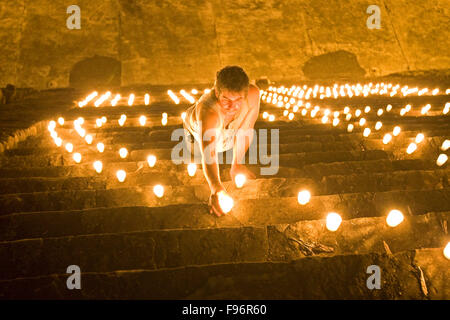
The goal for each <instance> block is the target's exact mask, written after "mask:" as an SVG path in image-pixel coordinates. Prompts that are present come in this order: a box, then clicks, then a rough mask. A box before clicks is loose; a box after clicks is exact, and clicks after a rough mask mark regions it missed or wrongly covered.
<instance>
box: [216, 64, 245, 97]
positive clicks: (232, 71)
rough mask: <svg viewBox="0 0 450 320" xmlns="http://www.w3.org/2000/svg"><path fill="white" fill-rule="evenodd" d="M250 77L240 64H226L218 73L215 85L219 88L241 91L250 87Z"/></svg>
mask: <svg viewBox="0 0 450 320" xmlns="http://www.w3.org/2000/svg"><path fill="white" fill-rule="evenodd" d="M249 82H250V81H249V79H248V76H247V74H246V73H245V71H244V69H242V68H241V67H239V66H226V67H224V68H222V69H221V70H219V71H218V72H217V74H216V82H215V85H216V86H217V89H219V91H220V90H222V89H227V90H229V91H233V92H240V91H242V90H244V89H248V86H249Z"/></svg>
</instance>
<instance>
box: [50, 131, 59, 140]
mask: <svg viewBox="0 0 450 320" xmlns="http://www.w3.org/2000/svg"><path fill="white" fill-rule="evenodd" d="M50 136H51V137H52V138H53V139H56V138H57V137H58V134H57V133H56V131H52V133H51V134H50Z"/></svg>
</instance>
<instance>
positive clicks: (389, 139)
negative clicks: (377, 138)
mask: <svg viewBox="0 0 450 320" xmlns="http://www.w3.org/2000/svg"><path fill="white" fill-rule="evenodd" d="M391 140H392V136H391V135H390V134H389V133H386V134H385V135H384V137H383V143H384V144H388V143H389V142H391Z"/></svg>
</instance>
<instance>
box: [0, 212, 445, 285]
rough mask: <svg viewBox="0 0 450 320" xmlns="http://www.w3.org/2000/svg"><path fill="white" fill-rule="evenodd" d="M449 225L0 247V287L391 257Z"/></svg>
mask: <svg viewBox="0 0 450 320" xmlns="http://www.w3.org/2000/svg"><path fill="white" fill-rule="evenodd" d="M449 220H450V214H443V215H435V214H429V215H427V216H411V217H407V221H405V222H404V223H402V224H401V225H400V226H398V227H396V228H395V229H393V228H391V227H389V226H387V225H386V222H385V220H384V218H381V217H380V218H364V219H352V220H348V221H344V222H343V223H342V226H341V227H340V229H339V231H338V232H336V233H334V232H331V231H328V230H327V229H326V227H325V221H324V220H317V221H308V222H306V221H302V222H299V223H295V224H292V225H272V226H264V227H256V226H252V227H234V228H229V227H228V228H208V229H181V230H180V229H178V230H176V229H172V230H152V231H142V232H128V233H120V234H118V233H114V234H94V235H80V236H73V235H70V236H65V237H57V238H53V237H51V238H36V239H24V240H16V241H5V242H1V243H0V257H1V261H5V262H8V263H6V264H4V265H3V266H0V271H1V272H0V279H14V278H20V277H33V276H43V275H50V274H55V273H56V274H57V273H63V272H64V270H65V269H66V268H67V266H69V265H71V264H76V265H79V266H80V267H81V269H82V270H83V271H84V272H111V271H115V270H129V269H164V268H176V267H182V266H191V265H210V264H217V263H238V262H251V261H254V262H264V261H286V260H294V259H298V258H303V257H308V256H313V255H321V254H323V255H328V256H329V255H342V254H361V253H370V252H383V251H384V250H385V249H384V244H383V241H384V242H386V243H387V244H388V245H389V244H390V245H389V248H390V250H391V252H393V253H395V252H397V251H403V250H408V249H418V248H424V247H425V248H426V247H432V248H433V247H439V246H442V244H443V243H445V239H446V234H445V230H444V229H443V227H442V226H443V223H448V222H449ZM391 247H392V248H391ZM24 257H26V259H25V258H24Z"/></svg>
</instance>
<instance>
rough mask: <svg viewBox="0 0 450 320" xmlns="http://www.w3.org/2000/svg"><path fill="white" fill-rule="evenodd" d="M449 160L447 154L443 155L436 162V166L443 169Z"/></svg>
mask: <svg viewBox="0 0 450 320" xmlns="http://www.w3.org/2000/svg"><path fill="white" fill-rule="evenodd" d="M447 160H448V156H447V155H446V154H445V153H441V154H440V155H439V157H438V158H437V160H436V164H437V165H438V166H439V167H441V166H443V165H444V164H445V163H446V162H447Z"/></svg>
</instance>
